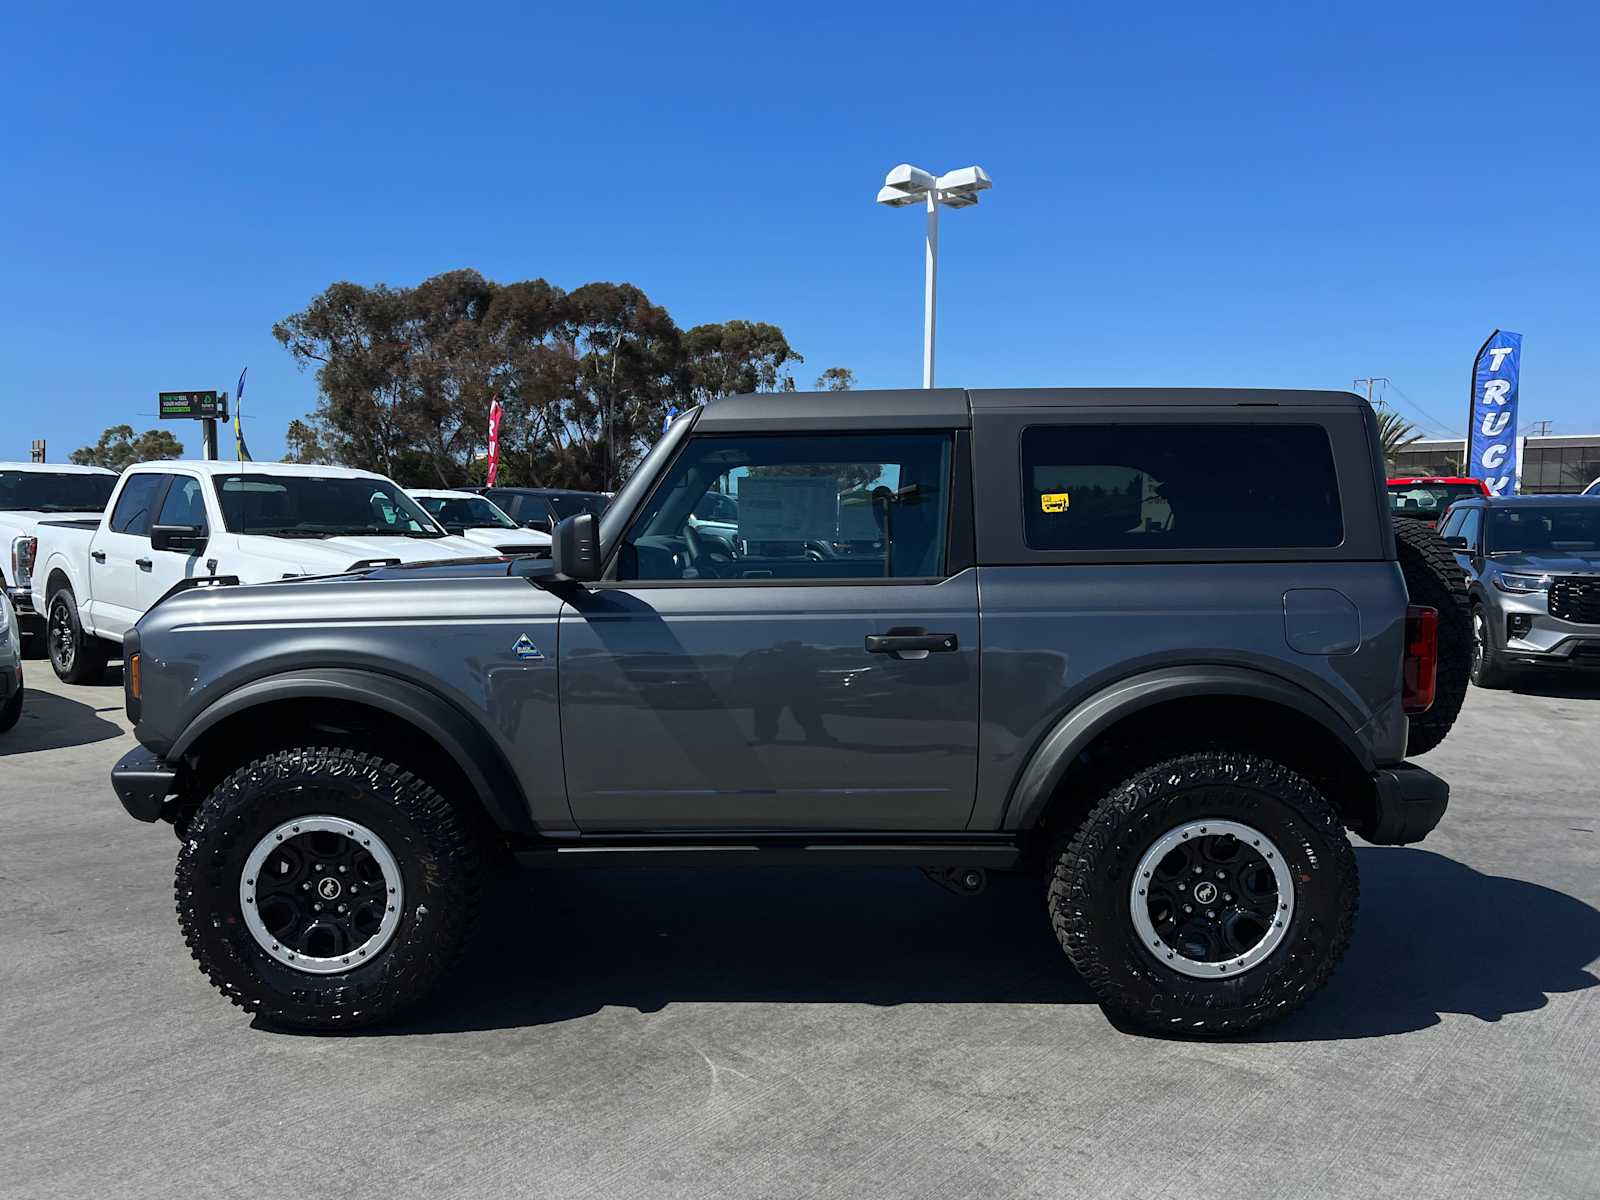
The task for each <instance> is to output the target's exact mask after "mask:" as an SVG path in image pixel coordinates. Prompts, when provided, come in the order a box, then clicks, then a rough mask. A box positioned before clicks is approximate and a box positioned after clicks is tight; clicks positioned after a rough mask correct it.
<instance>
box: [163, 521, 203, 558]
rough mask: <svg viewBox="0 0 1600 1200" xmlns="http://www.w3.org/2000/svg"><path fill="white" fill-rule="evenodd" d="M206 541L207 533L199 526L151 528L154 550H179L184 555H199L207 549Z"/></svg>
mask: <svg viewBox="0 0 1600 1200" xmlns="http://www.w3.org/2000/svg"><path fill="white" fill-rule="evenodd" d="M206 540H207V539H206V531H205V529H204V528H203V527H201V526H199V525H152V526H150V548H151V549H152V550H177V551H180V552H182V553H184V554H199V553H200V551H202V550H204V549H205V548H206Z"/></svg>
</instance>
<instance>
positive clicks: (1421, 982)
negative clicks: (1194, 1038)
mask: <svg viewBox="0 0 1600 1200" xmlns="http://www.w3.org/2000/svg"><path fill="white" fill-rule="evenodd" d="M1579 836H1600V835H1591V834H1583V835H1579ZM1356 860H1357V862H1358V863H1359V864H1360V869H1361V916H1360V919H1359V920H1358V921H1357V923H1356V936H1355V941H1354V942H1353V943H1352V945H1351V947H1350V952H1349V954H1347V955H1346V956H1345V960H1344V962H1343V963H1342V964H1341V965H1340V967H1339V968H1338V970H1337V971H1335V972H1334V976H1333V978H1332V979H1331V980H1330V981H1329V983H1328V986H1327V987H1326V988H1324V989H1323V990H1322V991H1321V992H1320V993H1318V994H1317V995H1316V996H1313V997H1312V998H1311V1000H1310V1002H1309V1003H1308V1004H1307V1005H1306V1007H1305V1008H1303V1009H1301V1010H1300V1011H1299V1012H1298V1013H1296V1014H1294V1015H1293V1016H1292V1017H1290V1018H1289V1019H1288V1020H1286V1021H1284V1022H1283V1023H1282V1024H1281V1025H1275V1026H1272V1027H1271V1028H1268V1029H1265V1030H1263V1031H1262V1032H1261V1034H1260V1035H1259V1037H1260V1040H1263V1041H1322V1040H1328V1039H1338V1038H1363V1037H1377V1036H1380V1035H1382V1034H1389V1033H1407V1032H1410V1031H1411V1030H1416V1029H1426V1028H1428V1027H1429V1026H1431V1025H1436V1024H1438V1023H1439V1020H1440V1018H1441V1016H1442V1015H1443V1014H1445V1013H1461V1014H1465V1015H1467V1016H1474V1017H1477V1018H1478V1019H1479V1020H1481V1021H1498V1020H1500V1019H1501V1018H1502V1017H1507V1016H1511V1015H1513V1014H1515V1013H1525V1012H1533V1011H1534V1010H1536V1009H1540V1008H1543V1007H1544V1006H1545V1004H1546V1003H1547V1002H1548V998H1549V996H1551V995H1554V994H1558V993H1563V992H1578V991H1582V990H1584V989H1585V988H1591V987H1594V986H1595V985H1596V984H1597V983H1600V979H1597V978H1596V977H1595V976H1594V975H1593V974H1592V973H1591V972H1590V971H1589V969H1588V967H1589V965H1590V964H1591V963H1593V962H1594V961H1595V959H1597V958H1600V911H1597V910H1596V909H1594V908H1592V907H1590V906H1589V905H1588V904H1585V903H1584V902H1583V901H1581V900H1578V899H1576V898H1575V897H1573V896H1569V895H1567V894H1566V893H1565V892H1559V891H1556V890H1555V889H1553V888H1548V887H1543V886H1541V885H1539V884H1536V883H1527V882H1525V881H1523V880H1521V879H1510V878H1507V877H1505V876H1500V875H1485V874H1482V873H1481V872H1478V871H1474V870H1473V869H1472V868H1471V867H1469V866H1466V865H1464V864H1462V863H1459V862H1457V861H1455V860H1454V859H1452V858H1446V857H1445V856H1444V855H1442V854H1435V853H1433V852H1431V851H1428V850H1417V849H1401V848H1398V847H1362V848H1361V849H1359V850H1357V851H1356Z"/></svg>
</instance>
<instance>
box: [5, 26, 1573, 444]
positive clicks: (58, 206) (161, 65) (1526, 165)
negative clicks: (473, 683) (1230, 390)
mask: <svg viewBox="0 0 1600 1200" xmlns="http://www.w3.org/2000/svg"><path fill="white" fill-rule="evenodd" d="M0 45H4V46H5V47H6V53H5V69H4V72H3V73H0V112H3V113H4V118H3V122H0V458H16V457H21V458H25V457H26V455H27V449H28V442H29V440H30V439H31V438H33V437H46V438H48V439H49V442H50V450H51V457H52V458H61V457H64V456H65V454H66V453H67V452H68V451H70V450H71V449H73V448H74V447H76V446H79V445H82V444H85V443H87V442H90V441H93V440H94V438H95V436H96V435H97V434H98V433H99V431H100V430H101V429H102V428H104V427H105V426H107V425H109V424H113V423H118V422H129V423H132V424H133V425H134V426H135V427H136V428H139V429H143V428H147V427H150V426H153V425H156V424H157V421H156V419H155V416H154V412H155V393H156V392H157V391H158V390H160V389H163V388H188V387H201V388H205V387H214V388H218V389H231V388H232V387H233V383H234V380H235V379H236V377H237V376H238V372H239V368H240V367H241V366H244V365H247V364H248V366H249V367H250V386H249V389H248V392H247V397H246V415H247V425H246V429H247V433H248V435H249V438H250V441H251V444H252V447H253V449H254V450H255V452H256V455H257V457H258V458H265V457H269V456H271V457H276V456H277V455H278V454H279V453H281V452H282V447H283V440H282V435H283V428H284V426H285V424H286V423H287V422H288V420H289V419H290V418H291V417H294V416H298V415H301V414H303V413H306V412H308V411H310V410H311V409H312V408H313V407H314V404H315V398H316V388H315V383H314V380H313V378H312V376H311V375H309V374H301V373H300V372H298V371H297V370H296V369H295V368H294V366H293V364H292V363H291V362H290V360H289V357H288V355H287V354H285V353H284V351H283V350H282V349H281V348H280V347H279V346H278V345H277V344H276V343H275V342H274V341H273V339H272V336H271V333H270V329H271V326H272V323H273V321H274V320H276V319H278V318H280V317H283V316H285V315H286V314H288V313H290V312H293V311H295V310H296V309H298V308H300V307H302V306H303V305H304V304H305V303H306V302H307V301H308V300H309V299H310V298H311V297H312V296H313V295H314V294H315V293H316V292H318V291H320V290H321V289H322V288H324V287H325V286H327V284H329V283H330V282H332V281H333V280H336V279H350V280H356V281H360V282H364V283H373V282H379V281H383V282H388V283H393V284H404V283H412V282H415V281H417V280H419V279H422V278H424V277H426V276H428V275H430V274H434V273H436V272H439V271H443V270H448V269H451V268H455V267H475V268H477V269H478V270H480V271H482V272H483V273H484V274H485V275H488V276H490V277H491V278H495V279H501V280H510V279H518V278H528V277H534V276H544V277H545V278H547V279H549V280H551V281H552V282H555V283H557V284H560V285H563V286H567V287H571V286H575V285H577V284H580V283H583V282H586V281H589V280H597V279H610V280H627V281H631V282H633V283H636V284H638V285H639V286H640V287H642V288H643V289H644V290H645V291H646V292H648V293H649V295H650V296H651V297H652V298H653V299H654V300H656V301H657V302H659V303H661V304H663V305H665V306H666V307H667V308H668V309H669V310H670V311H671V312H672V314H673V315H674V317H675V318H676V319H677V320H678V321H679V322H680V323H681V324H683V325H685V326H688V325H691V324H694V323H698V322H701V321H711V320H723V319H727V318H732V317H744V318H750V319H760V320H767V321H772V322H775V323H777V324H779V325H781V326H782V327H783V329H784V330H785V332H786V333H787V334H788V335H789V338H790V340H791V342H792V343H793V344H794V346H795V347H796V348H797V349H799V350H800V351H801V352H802V353H803V354H804V355H805V356H806V363H805V365H804V367H801V368H799V369H798V371H797V375H798V376H799V378H800V380H801V382H802V384H803V385H806V384H809V383H810V381H811V379H812V378H814V376H815V374H816V372H818V371H820V370H821V369H822V368H824V367H827V366H832V365H844V366H849V367H851V368H853V369H854V370H855V372H856V375H857V377H858V379H859V381H860V384H861V385H862V386H879V387H894V386H914V385H915V384H916V383H917V382H918V381H919V371H920V339H921V319H922V313H921V288H922V260H921V244H920V239H921V235H922V230H921V217H920V215H919V214H917V213H915V212H914V211H893V210H887V209H882V208H879V207H878V206H876V205H874V204H873V203H872V198H873V195H874V193H875V192H876V190H877V188H878V185H879V183H880V182H881V179H882V176H883V173H884V171H885V170H887V169H888V168H889V167H891V166H893V165H894V164H895V163H898V162H901V161H911V162H914V163H917V164H919V165H922V166H925V167H928V168H930V169H933V170H936V171H937V170H946V169H950V168H953V167H957V166H963V165H966V164H969V163H973V162H977V163H981V164H982V165H983V166H984V167H986V168H987V169H988V171H989V173H990V174H991V175H992V176H993V178H994V181H995V186H994V190H993V191H992V192H991V193H989V194H988V195H987V196H986V197H985V198H984V201H983V203H982V205H981V206H980V207H978V208H977V209H972V210H966V211H960V212H953V213H948V214H947V215H946V218H945V221H944V228H943V234H944V237H943V257H942V263H941V265H942V271H941V293H940V294H941V302H942V303H941V313H940V317H941V320H940V333H941V336H940V364H939V365H940V382H943V383H948V384H953V385H968V386H982V385H1020V384H1042V385H1064V384H1103V385H1117V384H1126V385H1152V384H1154V385H1241V386H1288V387H1296V386H1300V387H1348V386H1349V385H1350V380H1351V379H1352V378H1353V377H1355V376H1357V375H1387V376H1390V377H1391V378H1393V379H1394V381H1395V382H1396V384H1398V385H1399V387H1400V388H1402V389H1404V392H1405V394H1406V396H1408V397H1410V399H1411V400H1412V401H1414V402H1415V403H1416V404H1418V405H1420V406H1421V408H1422V409H1423V410H1425V411H1426V412H1428V413H1431V414H1432V415H1433V416H1434V417H1435V418H1438V419H1439V420H1440V421H1442V422H1444V423H1446V425H1447V427H1448V428H1449V429H1451V430H1455V429H1458V428H1459V427H1460V426H1461V425H1463V424H1464V411H1465V405H1466V388H1467V375H1468V367H1469V360H1470V358H1471V355H1472V353H1473V352H1474V351H1475V350H1476V348H1477V346H1478V344H1479V343H1480V342H1481V341H1482V340H1483V338H1484V337H1485V336H1486V335H1487V334H1488V333H1489V332H1490V330H1491V329H1493V328H1494V327H1496V326H1502V327H1504V328H1507V329H1513V330H1516V331H1519V332H1521V333H1522V334H1523V335H1524V336H1525V338H1526V344H1525V351H1524V355H1525V357H1524V364H1523V377H1522V379H1523V419H1524V420H1525V421H1527V420H1535V419H1539V418H1548V419H1551V420H1553V421H1555V423H1556V431H1557V432H1561V431H1566V432H1591V431H1600V386H1597V383H1596V380H1597V378H1600V303H1597V295H1600V286H1597V285H1600V236H1597V227H1596V213H1597V212H1600V67H1597V65H1596V64H1597V62H1600V16H1597V10H1596V8H1595V6H1593V5H1592V4H1582V3H1570V4H1563V5H1541V4H1515V5H1513V4H1505V3H1501V4H1496V5H1493V6H1485V7H1479V6H1476V5H1468V4H1459V3H1458V4H1450V5H1440V6H1438V7H1436V8H1431V9H1430V8H1426V7H1424V6H1416V5H1409V4H1407V5H1393V4H1383V5H1376V6H1372V7H1367V8H1358V7H1357V6H1355V5H1345V4H1341V5H1316V6H1311V5H1275V4H1274V5H1262V6H1260V7H1259V8H1252V7H1248V6H1235V5H1222V6H1218V5H1198V6H1197V5H1193V4H1182V5H1170V6H1168V5H1160V4H1158V5H1138V6H1116V5H1092V6H1090V5H1076V4H1059V5H1039V6H1037V7H1025V6H1010V5H1006V4H1000V3H979V4H973V3H968V4H962V5H959V6H951V7H948V8H942V7H941V6H940V5H939V4H936V3H922V4H918V5H882V4H865V3H860V2H859V0H857V2H855V3H852V4H849V5H842V6H838V7H833V6H827V5H819V4H805V5H783V6H768V5H763V4H759V3H748V2H746V3H737V4H726V5H710V4H662V3H650V4H641V5H608V4H595V5H583V6H557V5H523V4H513V5H506V6H503V7H502V6H498V5H494V4H460V5H446V4H430V5H427V6H426V7H420V8H418V7H413V6H410V5H404V4H400V3H385V4H373V5H363V6H357V5H354V4H345V3H322V4H318V5H315V6H305V7H300V6H297V5H288V4H283V5H247V4H242V3H240V4H226V3H224V4H207V5H203V6H200V5H197V6H194V7H188V6H180V5H175V4H159V5H154V6H139V5H135V6H128V5H119V6H116V7H105V6H100V5H94V4H89V5H85V4H79V5H72V6H61V5H50V4H27V5H23V4H16V5H8V6H7V11H6V14H5V15H4V16H0ZM1390 398H1391V400H1396V401H1399V400H1400V397H1399V396H1397V395H1395V394H1394V393H1393V392H1391V393H1390ZM1400 407H1401V408H1402V410H1403V411H1405V410H1406V405H1405V404H1404V403H1403V402H1402V403H1401V404H1400ZM1410 411H1411V412H1412V415H1416V414H1415V410H1410ZM1424 424H1425V425H1427V426H1428V427H1430V428H1431V427H1433V423H1432V422H1424ZM177 432H178V433H179V434H180V436H181V435H185V434H187V435H190V436H188V437H187V438H186V439H185V440H186V441H187V442H188V443H189V449H190V450H191V451H194V452H198V450H199V438H198V430H197V429H195V428H194V427H193V426H190V425H188V424H187V423H183V424H180V425H179V426H178V427H177Z"/></svg>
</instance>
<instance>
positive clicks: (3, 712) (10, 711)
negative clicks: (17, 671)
mask: <svg viewBox="0 0 1600 1200" xmlns="http://www.w3.org/2000/svg"><path fill="white" fill-rule="evenodd" d="M21 719H22V689H21V688H20V687H19V688H18V689H17V690H16V691H15V692H13V693H12V694H11V695H10V696H9V697H8V698H7V699H6V702H5V703H4V704H0V733H5V732H6V731H7V730H8V729H12V728H14V727H15V726H16V723H17V722H18V721H20V720H21Z"/></svg>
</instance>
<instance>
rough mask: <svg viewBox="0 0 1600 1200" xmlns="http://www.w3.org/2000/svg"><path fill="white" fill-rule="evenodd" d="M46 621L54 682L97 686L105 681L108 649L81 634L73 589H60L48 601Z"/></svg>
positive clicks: (89, 636) (108, 655)
mask: <svg viewBox="0 0 1600 1200" xmlns="http://www.w3.org/2000/svg"><path fill="white" fill-rule="evenodd" d="M47 620H48V625H47V631H48V633H49V637H50V666H51V669H52V670H54V671H55V673H56V678H57V679H59V680H61V682H62V683H99V682H100V680H101V679H102V678H104V677H105V673H106V660H107V659H108V658H110V657H111V652H110V648H109V647H108V646H107V645H106V644H105V643H104V642H102V641H101V640H100V639H99V638H97V637H94V636H92V635H91V634H87V633H85V632H84V631H83V625H82V624H81V623H80V622H79V621H78V601H77V598H76V597H75V596H73V594H72V589H70V588H62V589H61V590H60V591H58V592H57V593H55V595H53V596H51V597H50V615H49V617H48V618H47Z"/></svg>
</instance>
